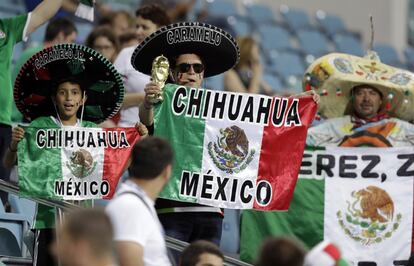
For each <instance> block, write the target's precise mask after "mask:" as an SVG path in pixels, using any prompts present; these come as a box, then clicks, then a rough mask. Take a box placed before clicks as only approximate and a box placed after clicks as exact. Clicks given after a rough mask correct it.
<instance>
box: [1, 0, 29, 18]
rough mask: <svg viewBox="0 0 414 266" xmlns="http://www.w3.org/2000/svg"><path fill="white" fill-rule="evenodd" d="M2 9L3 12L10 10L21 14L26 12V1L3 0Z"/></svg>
mask: <svg viewBox="0 0 414 266" xmlns="http://www.w3.org/2000/svg"><path fill="white" fill-rule="evenodd" d="M0 10H2V11H3V12H10V13H13V14H15V15H16V14H21V13H24V12H26V7H25V5H24V3H23V2H22V1H20V0H1V1H0Z"/></svg>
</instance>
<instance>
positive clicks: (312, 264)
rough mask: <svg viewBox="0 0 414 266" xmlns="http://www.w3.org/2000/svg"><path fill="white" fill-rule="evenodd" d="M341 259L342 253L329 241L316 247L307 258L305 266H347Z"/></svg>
mask: <svg viewBox="0 0 414 266" xmlns="http://www.w3.org/2000/svg"><path fill="white" fill-rule="evenodd" d="M347 265H348V263H347V262H346V261H345V260H344V259H343V258H342V257H341V251H340V250H339V249H338V247H337V246H335V245H334V244H332V243H330V242H329V241H323V242H322V243H320V244H318V245H317V246H316V247H314V248H313V249H312V250H311V251H309V253H308V254H306V257H305V266H347Z"/></svg>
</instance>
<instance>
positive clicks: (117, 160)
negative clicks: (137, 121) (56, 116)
mask: <svg viewBox="0 0 414 266" xmlns="http://www.w3.org/2000/svg"><path fill="white" fill-rule="evenodd" d="M37 124H39V123H32V124H31V125H30V126H29V127H27V128H25V138H24V139H23V140H22V141H21V142H20V143H19V147H18V161H19V162H18V171H19V186H20V193H21V195H22V196H27V197H41V198H50V199H64V200H85V199H110V198H111V197H112V195H113V193H114V192H115V188H116V186H117V184H118V180H119V178H120V176H121V175H122V173H123V171H124V170H125V167H126V164H127V161H128V158H129V155H130V153H131V151H132V147H133V146H134V144H135V142H136V141H137V140H138V138H139V135H138V132H137V131H136V129H135V128H85V127H64V128H61V127H56V126H54V127H44V126H43V127H39V126H38V125H37Z"/></svg>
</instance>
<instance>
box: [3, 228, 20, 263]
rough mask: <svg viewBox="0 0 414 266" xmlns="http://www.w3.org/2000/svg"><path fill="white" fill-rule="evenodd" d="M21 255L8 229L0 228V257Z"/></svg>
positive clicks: (14, 237) (14, 238)
mask: <svg viewBox="0 0 414 266" xmlns="http://www.w3.org/2000/svg"><path fill="white" fill-rule="evenodd" d="M21 255H22V254H21V251H20V247H19V244H18V240H17V239H16V236H15V235H14V234H13V232H11V231H10V230H9V229H8V228H3V227H0V256H14V257H20V256H21Z"/></svg>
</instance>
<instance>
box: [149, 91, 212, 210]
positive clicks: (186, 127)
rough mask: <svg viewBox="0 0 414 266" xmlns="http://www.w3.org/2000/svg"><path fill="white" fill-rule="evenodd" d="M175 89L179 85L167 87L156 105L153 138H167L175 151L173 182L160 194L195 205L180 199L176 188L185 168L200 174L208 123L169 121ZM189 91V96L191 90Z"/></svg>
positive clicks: (171, 178)
mask: <svg viewBox="0 0 414 266" xmlns="http://www.w3.org/2000/svg"><path fill="white" fill-rule="evenodd" d="M176 88H177V86H176V85H173V84H167V85H166V86H165V87H164V94H163V97H164V100H163V103H162V104H158V105H156V107H155V112H154V125H155V128H154V135H156V136H159V137H164V138H166V139H168V140H169V141H170V144H171V146H172V148H173V150H174V152H175V154H174V164H173V165H174V167H173V172H172V175H171V177H170V182H169V183H168V184H167V185H166V187H165V188H164V190H163V191H162V192H161V195H160V197H162V198H169V199H177V200H178V199H180V200H185V201H190V202H196V200H195V199H192V198H187V197H183V196H180V195H179V191H177V187H180V180H181V173H182V170H183V169H185V170H187V171H190V172H200V171H201V167H202V162H203V143H204V128H205V123H204V119H200V118H190V117H186V116H184V115H183V116H174V121H173V123H171V122H170V121H168V119H171V112H172V106H171V101H172V98H173V95H174V92H175V90H176ZM186 90H187V95H189V88H186Z"/></svg>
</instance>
